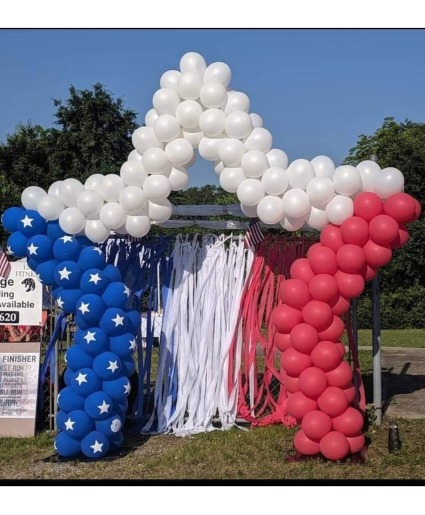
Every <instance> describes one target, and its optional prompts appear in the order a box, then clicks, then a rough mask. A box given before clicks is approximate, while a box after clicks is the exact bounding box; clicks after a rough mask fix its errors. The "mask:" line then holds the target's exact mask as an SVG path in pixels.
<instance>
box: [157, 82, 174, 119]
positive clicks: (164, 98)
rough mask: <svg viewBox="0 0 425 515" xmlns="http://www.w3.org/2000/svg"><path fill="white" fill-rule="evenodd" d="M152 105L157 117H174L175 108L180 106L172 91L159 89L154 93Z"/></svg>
mask: <svg viewBox="0 0 425 515" xmlns="http://www.w3.org/2000/svg"><path fill="white" fill-rule="evenodd" d="M152 104H153V107H154V108H155V110H156V112H157V113H158V115H159V116H161V114H171V115H173V116H175V114H176V109H177V106H178V105H179V104H180V98H179V96H178V94H177V93H176V92H175V91H174V90H173V89H170V88H161V89H158V91H156V92H155V94H154V96H153V98H152Z"/></svg>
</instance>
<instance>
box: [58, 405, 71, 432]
mask: <svg viewBox="0 0 425 515" xmlns="http://www.w3.org/2000/svg"><path fill="white" fill-rule="evenodd" d="M67 418H68V413H67V412H66V411H62V410H59V411H58V413H57V415H56V425H57V426H58V429H59V431H63V429H64V427H63V424H64V422H65V420H66V419H67Z"/></svg>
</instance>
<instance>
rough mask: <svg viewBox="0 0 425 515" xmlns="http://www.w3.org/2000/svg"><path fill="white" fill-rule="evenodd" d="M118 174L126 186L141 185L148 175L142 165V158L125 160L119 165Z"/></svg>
mask: <svg viewBox="0 0 425 515" xmlns="http://www.w3.org/2000/svg"><path fill="white" fill-rule="evenodd" d="M120 176H121V179H122V180H123V181H124V183H125V184H126V186H143V183H144V182H145V180H146V178H147V176H148V172H147V171H146V170H145V168H144V166H143V160H141V161H126V162H125V163H124V164H123V165H122V166H121V169H120Z"/></svg>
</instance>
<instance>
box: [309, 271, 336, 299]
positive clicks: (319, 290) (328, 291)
mask: <svg viewBox="0 0 425 515" xmlns="http://www.w3.org/2000/svg"><path fill="white" fill-rule="evenodd" d="M308 288H309V290H310V294H311V296H312V297H313V299H314V300H320V301H321V302H328V303H329V302H331V301H334V302H335V300H336V299H337V298H338V297H339V293H338V285H337V283H336V280H335V279H334V277H333V275H329V274H318V275H315V276H314V277H313V279H312V280H311V281H310V283H309V285H308Z"/></svg>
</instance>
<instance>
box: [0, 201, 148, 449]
mask: <svg viewBox="0 0 425 515" xmlns="http://www.w3.org/2000/svg"><path fill="white" fill-rule="evenodd" d="M2 223H3V226H4V228H5V229H6V230H8V231H9V232H11V233H12V234H11V235H10V236H9V239H8V242H7V246H8V250H9V252H10V253H11V254H13V255H14V256H15V257H18V258H23V257H26V258H27V259H28V266H29V267H30V268H31V269H32V270H34V271H35V272H36V274H37V276H38V278H39V280H40V281H41V282H42V283H43V284H46V285H48V286H51V287H52V295H53V297H54V299H55V300H56V303H57V305H58V306H59V308H60V309H62V311H64V312H65V313H67V314H71V313H72V314H73V315H74V320H75V323H76V326H77V330H76V332H75V338H74V345H73V346H71V347H70V348H69V349H68V351H67V353H66V355H65V361H66V364H67V368H66V371H65V374H64V380H65V384H66V387H65V388H63V389H62V390H61V391H60V393H59V395H58V400H57V401H58V405H59V409H60V411H59V412H58V416H57V426H58V429H59V433H58V435H57V437H56V439H55V449H56V451H57V453H58V454H59V455H60V456H63V457H66V458H73V457H77V456H79V455H81V453H82V454H84V455H85V456H86V457H88V458H93V459H98V458H102V457H103V456H105V455H106V454H107V453H108V452H110V451H115V450H117V449H119V448H120V447H121V446H122V444H123V432H122V430H123V424H124V419H125V413H126V410H127V407H128V402H127V397H128V395H129V393H130V381H129V376H130V375H131V374H132V373H133V372H134V369H135V364H134V359H133V352H134V351H135V349H136V334H137V331H138V329H139V327H140V323H141V318H140V314H139V313H138V312H137V311H135V310H132V309H127V308H126V306H127V305H129V304H130V302H129V298H130V295H131V292H130V290H129V288H127V286H126V285H125V284H124V283H123V282H122V281H121V273H120V271H119V269H118V268H117V267H115V266H114V265H110V264H107V263H106V258H105V255H104V253H103V252H102V250H101V249H100V248H98V247H97V246H94V245H93V244H92V243H91V242H90V241H89V240H88V239H87V238H86V237H83V236H75V237H74V236H71V235H68V234H65V233H64V232H63V231H62V230H61V228H60V227H59V224H58V222H57V221H49V222H46V220H44V219H43V218H42V217H41V216H40V215H39V214H38V213H37V212H36V211H32V210H26V209H23V208H20V207H12V208H9V209H7V210H6V211H5V212H4V213H3V216H2Z"/></svg>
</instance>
